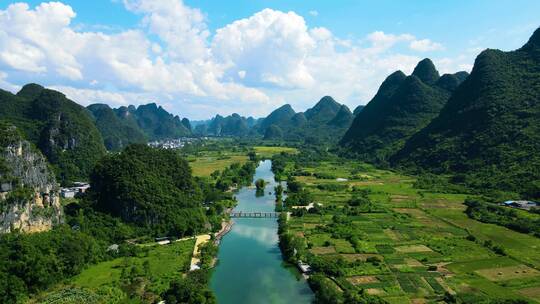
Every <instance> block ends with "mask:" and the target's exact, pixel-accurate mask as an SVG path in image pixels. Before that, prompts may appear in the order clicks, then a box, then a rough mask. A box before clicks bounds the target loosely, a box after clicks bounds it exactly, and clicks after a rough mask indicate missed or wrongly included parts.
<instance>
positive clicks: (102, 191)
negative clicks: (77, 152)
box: [90, 145, 206, 236]
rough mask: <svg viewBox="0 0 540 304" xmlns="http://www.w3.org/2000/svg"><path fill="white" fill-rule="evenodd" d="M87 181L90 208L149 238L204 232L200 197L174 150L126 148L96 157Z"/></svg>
mask: <svg viewBox="0 0 540 304" xmlns="http://www.w3.org/2000/svg"><path fill="white" fill-rule="evenodd" d="M90 183H91V186H92V188H91V189H92V192H91V195H92V196H93V197H94V198H95V201H96V209H98V210H100V211H102V212H105V213H108V214H111V215H113V216H116V217H120V218H121V219H122V220H124V221H126V222H130V223H134V224H137V225H140V226H143V227H145V228H146V229H148V230H149V231H151V232H152V234H155V235H174V236H183V235H193V234H194V233H195V232H196V231H202V230H204V225H205V222H206V218H205V215H204V212H203V209H202V203H203V199H204V196H203V193H202V191H201V190H200V188H199V186H198V184H197V183H196V182H195V180H194V178H193V177H192V176H191V169H190V168H189V165H188V163H187V161H185V160H184V159H182V158H181V157H180V156H179V155H178V154H177V152H176V151H172V150H161V149H153V148H150V147H147V146H145V145H131V146H128V147H127V148H126V149H125V150H124V151H123V152H122V153H120V154H116V155H109V156H107V157H105V158H104V159H102V160H101V161H100V162H99V163H98V164H97V165H96V168H95V169H94V171H93V173H92V175H91V178H90Z"/></svg>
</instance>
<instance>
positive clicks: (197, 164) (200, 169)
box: [188, 152, 249, 176]
mask: <svg viewBox="0 0 540 304" xmlns="http://www.w3.org/2000/svg"><path fill="white" fill-rule="evenodd" d="M188 160H189V165H190V166H191V169H192V170H193V175H195V176H210V174H212V173H213V172H214V171H216V170H223V169H225V168H227V167H229V166H230V165H232V164H234V163H240V164H243V163H245V162H247V161H248V160H249V159H248V157H247V155H246V154H245V153H244V154H239V153H235V152H229V153H212V152H206V153H204V154H203V155H200V156H196V157H189V158H188Z"/></svg>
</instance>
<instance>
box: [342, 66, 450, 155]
mask: <svg viewBox="0 0 540 304" xmlns="http://www.w3.org/2000/svg"><path fill="white" fill-rule="evenodd" d="M458 84H459V79H458V77H456V76H455V75H449V74H447V75H444V76H442V77H439V73H438V72H437V70H436V69H435V66H434V65H433V63H432V62H431V60H429V59H424V60H422V61H420V62H419V63H418V65H417V66H416V68H415V69H414V71H413V73H412V75H411V76H408V77H406V76H405V75H404V74H403V73H402V72H401V71H397V72H395V73H393V74H392V75H390V76H388V78H387V79H386V80H385V81H384V82H383V84H382V85H381V87H380V88H379V91H378V92H377V94H376V95H375V97H374V98H373V99H372V100H371V101H370V102H369V103H368V104H367V106H366V107H365V108H363V109H362V111H361V112H360V113H358V114H357V115H356V117H355V119H354V122H353V124H352V125H351V127H350V128H349V130H348V131H347V133H346V134H345V136H344V137H343V139H342V141H341V145H343V146H345V147H347V148H348V149H349V151H350V152H352V153H353V154H355V155H358V156H360V157H362V158H363V159H365V160H370V161H375V162H378V163H385V162H387V160H388V158H389V157H390V156H391V155H393V154H394V153H395V152H396V151H398V150H399V149H400V148H401V147H402V146H403V145H404V143H405V141H406V140H407V139H408V138H409V137H410V136H412V135H413V134H414V133H415V132H417V131H419V130H420V129H422V128H423V127H425V126H426V125H427V124H428V123H429V122H430V121H431V119H433V118H434V117H435V116H437V115H438V114H439V111H440V110H441V109H442V107H443V106H444V104H445V103H446V101H447V100H448V97H449V96H450V93H451V92H452V91H453V90H454V89H455V88H456V87H457V85H458Z"/></svg>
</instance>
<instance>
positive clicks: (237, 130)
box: [194, 113, 257, 137]
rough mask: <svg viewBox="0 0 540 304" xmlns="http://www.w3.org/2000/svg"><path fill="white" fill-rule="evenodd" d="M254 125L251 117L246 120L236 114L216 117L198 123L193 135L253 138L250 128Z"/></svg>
mask: <svg viewBox="0 0 540 304" xmlns="http://www.w3.org/2000/svg"><path fill="white" fill-rule="evenodd" d="M256 123H257V120H256V119H254V118H253V117H248V118H246V117H243V116H240V115H238V114H236V113H234V114H232V115H229V116H226V117H223V116H221V115H216V116H215V117H214V118H212V119H210V120H206V121H201V122H198V124H197V126H196V127H195V129H194V133H195V134H196V135H199V136H207V135H212V136H234V137H245V136H253V135H255V133H254V131H253V129H252V128H253V126H254V125H255V124H256Z"/></svg>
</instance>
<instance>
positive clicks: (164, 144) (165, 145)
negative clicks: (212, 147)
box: [148, 137, 205, 149]
mask: <svg viewBox="0 0 540 304" xmlns="http://www.w3.org/2000/svg"><path fill="white" fill-rule="evenodd" d="M204 139H205V138H204V137H203V138H192V137H181V138H177V139H165V140H156V141H152V142H149V143H148V145H149V146H150V147H153V148H162V149H180V148H182V147H184V146H185V145H186V144H190V143H194V142H197V141H201V140H204Z"/></svg>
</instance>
